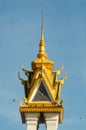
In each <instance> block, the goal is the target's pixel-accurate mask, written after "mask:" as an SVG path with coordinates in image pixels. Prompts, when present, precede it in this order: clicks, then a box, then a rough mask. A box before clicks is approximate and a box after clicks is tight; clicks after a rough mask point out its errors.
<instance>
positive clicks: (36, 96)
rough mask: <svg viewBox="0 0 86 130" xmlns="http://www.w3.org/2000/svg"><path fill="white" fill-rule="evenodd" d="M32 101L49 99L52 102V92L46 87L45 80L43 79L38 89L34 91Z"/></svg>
mask: <svg viewBox="0 0 86 130" xmlns="http://www.w3.org/2000/svg"><path fill="white" fill-rule="evenodd" d="M31 101H32V102H40V101H44V102H46V101H49V102H52V97H51V96H50V93H49V91H48V89H47V87H46V85H45V84H44V83H43V81H41V82H40V83H39V84H38V86H37V88H36V90H35V91H34V93H33V95H32V99H31Z"/></svg>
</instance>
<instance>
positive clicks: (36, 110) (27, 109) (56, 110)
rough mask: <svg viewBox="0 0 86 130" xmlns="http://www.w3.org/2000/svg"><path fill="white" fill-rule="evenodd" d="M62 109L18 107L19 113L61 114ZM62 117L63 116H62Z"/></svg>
mask: <svg viewBox="0 0 86 130" xmlns="http://www.w3.org/2000/svg"><path fill="white" fill-rule="evenodd" d="M63 111H64V108H63V107H24V106H23V107H20V112H21V113H22V112H51V113H52V112H58V113H63ZM62 115H63V114H62Z"/></svg>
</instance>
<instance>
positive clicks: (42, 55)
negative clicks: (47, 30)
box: [37, 11, 47, 59]
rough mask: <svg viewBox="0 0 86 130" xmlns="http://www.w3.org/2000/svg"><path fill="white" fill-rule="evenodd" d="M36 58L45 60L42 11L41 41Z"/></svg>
mask: <svg viewBox="0 0 86 130" xmlns="http://www.w3.org/2000/svg"><path fill="white" fill-rule="evenodd" d="M37 57H38V58H40V59H45V58H47V54H46V53H45V41H44V19H43V11H42V27H41V40H40V44H39V53H38V55H37Z"/></svg>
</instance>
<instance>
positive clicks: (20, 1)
mask: <svg viewBox="0 0 86 130" xmlns="http://www.w3.org/2000/svg"><path fill="white" fill-rule="evenodd" d="M42 9H43V10H44V27H45V41H46V53H47V54H48V58H49V59H51V60H53V61H54V63H55V67H54V70H56V69H59V68H60V66H61V65H62V64H63V63H64V66H65V69H64V71H63V72H62V74H61V76H63V75H64V74H65V73H66V72H68V79H67V80H66V81H65V84H64V86H63V87H62V91H61V99H64V110H65V111H64V112H65V113H64V121H63V123H62V124H60V125H59V128H58V129H59V130H69V129H70V130H85V129H86V101H85V99H86V0H47V1H46V0H0V129H3V130H5V129H7V130H11V129H12V130H19V129H21V130H26V126H25V125H23V124H22V123H21V117H20V113H19V100H20V99H22V100H23V96H24V93H23V86H22V85H21V83H20V81H19V80H18V77H17V76H18V71H20V72H21V75H22V77H23V78H26V77H25V76H24V74H23V73H22V71H21V65H22V64H24V66H25V68H26V69H28V70H31V61H33V60H34V59H35V58H36V57H37V53H38V49H39V47H38V45H39V41H40V35H41V17H42ZM13 99H15V102H13ZM43 129H44V126H43V125H42V126H40V130H43Z"/></svg>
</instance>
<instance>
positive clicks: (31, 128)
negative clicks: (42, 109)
mask: <svg viewBox="0 0 86 130" xmlns="http://www.w3.org/2000/svg"><path fill="white" fill-rule="evenodd" d="M38 119H39V113H25V122H26V126H27V130H37V129H38Z"/></svg>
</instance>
